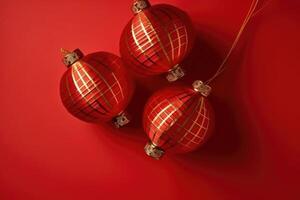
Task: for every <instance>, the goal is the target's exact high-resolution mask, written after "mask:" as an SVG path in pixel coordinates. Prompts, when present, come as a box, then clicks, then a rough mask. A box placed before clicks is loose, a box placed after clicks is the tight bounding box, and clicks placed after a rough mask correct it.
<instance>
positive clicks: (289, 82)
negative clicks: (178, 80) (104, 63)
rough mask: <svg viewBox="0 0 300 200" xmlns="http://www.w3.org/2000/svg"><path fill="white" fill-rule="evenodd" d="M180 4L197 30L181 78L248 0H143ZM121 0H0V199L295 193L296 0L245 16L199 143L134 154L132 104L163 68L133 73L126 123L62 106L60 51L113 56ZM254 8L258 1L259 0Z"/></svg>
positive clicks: (206, 198) (218, 50) (245, 198)
mask: <svg viewBox="0 0 300 200" xmlns="http://www.w3.org/2000/svg"><path fill="white" fill-rule="evenodd" d="M151 2H152V4H157V3H168V4H171V5H174V6H176V7H179V8H180V9H182V10H185V11H186V12H187V13H188V14H189V15H190V16H191V18H192V19H193V22H194V24H195V25H196V28H197V34H198V36H199V39H197V40H196V44H195V49H193V50H192V51H191V55H190V57H189V59H188V60H185V61H184V64H185V66H186V69H187V72H189V73H187V75H186V79H184V80H182V81H183V82H185V83H186V84H191V83H192V80H195V79H203V80H206V79H205V78H207V77H209V75H210V74H211V73H212V72H214V69H215V68H216V66H218V65H219V64H220V62H221V59H222V58H223V55H225V53H226V52H227V50H228V48H229V46H230V45H231V42H232V41H233V39H234V36H235V35H236V33H237V31H238V29H239V26H240V24H241V23H242V21H243V18H244V17H245V15H246V13H247V11H248V9H249V6H250V4H251V1H250V0H164V1H162V0H153V1H151ZM130 4H131V0H122V1H111V0H97V1H94V0H86V1H79V0H78V1H77V0H60V1H55V0H51V1H50V0H43V1H40V0H39V1H38V0H26V1H23V0H22V1H21V0H2V1H1V6H0V30H1V31H0V41H1V48H0V55H1V67H0V69H1V70H0V91H1V93H0V111H1V115H0V199H1V200H54V199H55V200H69V199H71V200H82V199H88V200H99V199H113V200H118V199H130V200H140V199H143V200H153V199H164V200H179V199H180V200H181V199H184V200H185V199H188V200H199V199H201V200H241V199H242V200H254V199H255V200H256V199H257V200H258V199H259V200H261V199H272V200H282V199H285V200H288V199H300V197H299V180H300V170H299V166H300V144H299V141H300V135H299V133H300V127H299V118H300V106H299V102H300V94H299V92H298V91H299V81H298V80H299V74H300V68H299V43H300V38H299V34H300V24H299V23H300V5H299V4H300V2H299V1H298V0H272V1H271V3H270V4H269V5H268V6H267V7H266V8H265V10H264V11H263V12H262V13H260V14H258V15H256V17H254V18H252V19H251V21H250V23H249V26H248V27H247V28H246V30H245V31H246V32H245V34H243V35H242V37H241V40H240V42H239V45H238V46H237V48H236V49H235V51H234V54H233V55H232V56H231V58H230V60H229V63H228V64H227V67H228V68H227V69H226V71H224V74H222V75H221V76H219V77H218V79H216V81H215V82H213V83H212V85H211V86H212V93H211V95H210V97H209V101H210V102H211V104H212V106H213V108H214V110H215V118H216V120H215V121H216V126H215V132H214V134H213V135H212V137H211V138H210V140H208V142H207V143H206V144H205V145H203V146H202V148H200V149H199V150H198V151H196V152H193V153H191V154H185V155H174V156H173V155H172V156H171V155H169V156H165V157H164V158H163V159H161V160H159V161H156V160H153V159H151V158H149V157H148V156H146V155H145V153H144V150H143V148H144V145H145V143H146V142H147V140H148V138H147V136H146V135H145V133H144V131H143V130H142V123H141V119H142V111H143V106H144V103H145V102H146V100H147V99H148V97H149V96H151V94H152V93H153V92H154V91H156V90H158V89H159V88H162V87H163V86H166V85H169V84H168V83H166V80H165V79H164V77H158V76H155V77H153V78H151V79H146V78H144V79H141V80H139V82H138V85H137V88H136V89H137V90H136V92H135V95H134V96H133V99H132V102H131V103H130V105H129V107H128V108H129V111H130V113H131V114H132V115H133V117H135V118H133V120H132V123H131V125H130V126H129V127H124V129H122V130H116V129H115V128H112V127H111V126H109V125H107V124H104V125H101V126H100V125H94V124H88V123H85V122H82V121H80V120H77V119H76V118H74V117H73V116H71V115H70V114H69V113H68V112H66V109H65V108H64V107H63V105H62V103H61V100H60V96H59V81H60V79H61V77H62V74H63V73H64V72H65V71H66V68H65V66H63V65H62V63H61V55H60V53H59V49H60V48H61V47H65V48H68V49H75V48H77V47H80V48H81V50H82V51H83V52H96V51H107V52H112V53H114V54H118V51H119V44H118V41H119V37H120V34H121V32H122V29H123V28H124V26H125V25H126V23H127V22H128V20H129V19H130V17H132V13H131V11H130V9H129V6H130ZM260 5H261V3H260Z"/></svg>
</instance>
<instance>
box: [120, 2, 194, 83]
mask: <svg viewBox="0 0 300 200" xmlns="http://www.w3.org/2000/svg"><path fill="white" fill-rule="evenodd" d="M132 10H133V12H134V13H135V15H134V17H133V18H132V19H131V20H130V21H129V23H128V24H127V26H126V27H125V29H124V30H123V33H122V36H121V39H120V53H121V56H122V58H123V60H124V62H126V64H127V65H128V66H131V67H132V69H133V70H134V71H135V72H136V73H137V74H140V75H143V76H148V75H157V74H162V73H166V72H168V75H167V79H168V80H169V81H175V80H177V79H179V78H181V77H182V76H184V72H183V70H182V69H181V67H180V66H179V65H180V63H181V61H182V60H183V59H184V58H185V57H186V55H187V54H188V53H189V51H190V50H191V48H192V46H193V43H194V38H195V33H194V29H193V26H192V23H191V20H190V18H189V17H188V15H187V14H186V13H185V12H184V11H182V10H180V9H178V8H176V7H174V6H171V5H166V4H158V5H154V6H151V5H150V3H149V2H148V1H147V0H136V1H134V3H133V6H132Z"/></svg>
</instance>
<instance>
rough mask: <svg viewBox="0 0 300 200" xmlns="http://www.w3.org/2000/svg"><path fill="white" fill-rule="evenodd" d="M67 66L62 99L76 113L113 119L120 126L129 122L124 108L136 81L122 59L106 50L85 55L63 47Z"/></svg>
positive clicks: (85, 118)
mask: <svg viewBox="0 0 300 200" xmlns="http://www.w3.org/2000/svg"><path fill="white" fill-rule="evenodd" d="M62 53H63V62H64V64H65V65H66V66H67V67H68V69H67V71H66V72H65V73H64V75H63V77H62V79H61V83H60V95H61V100H62V102H63V104H64V106H65V107H66V109H67V110H68V111H69V112H70V113H71V114H72V115H73V116H75V117H77V118H79V119H81V120H83V121H87V122H95V123H96V122H100V121H109V120H114V124H115V125H116V126H117V127H119V126H123V125H125V124H127V123H128V122H129V120H128V118H127V117H126V116H125V114H124V110H125V108H126V106H127V104H128V103H129V101H130V98H131V96H132V91H133V85H132V82H131V80H130V79H129V78H128V74H127V73H126V72H125V70H124V65H123V63H122V61H121V59H120V58H119V57H118V56H116V55H113V54H111V53H107V52H96V53H91V54H88V55H86V56H84V55H83V54H82V53H81V51H80V50H79V49H76V50H75V51H74V52H69V51H66V50H63V49H62Z"/></svg>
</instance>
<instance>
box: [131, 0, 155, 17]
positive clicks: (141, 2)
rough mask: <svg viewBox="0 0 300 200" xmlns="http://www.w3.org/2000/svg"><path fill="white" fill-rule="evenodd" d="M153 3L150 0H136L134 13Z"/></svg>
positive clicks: (133, 8)
mask: <svg viewBox="0 0 300 200" xmlns="http://www.w3.org/2000/svg"><path fill="white" fill-rule="evenodd" d="M150 6H151V4H150V3H149V1H148V0H134V2H133V4H132V7H131V10H132V12H133V13H134V14H137V13H139V12H141V11H142V10H144V9H146V8H149V7H150Z"/></svg>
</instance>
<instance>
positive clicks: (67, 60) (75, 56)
mask: <svg viewBox="0 0 300 200" xmlns="http://www.w3.org/2000/svg"><path fill="white" fill-rule="evenodd" d="M60 52H61V54H62V56H63V59H62V61H63V63H64V64H65V65H66V66H67V67H69V66H70V65H72V64H73V63H75V62H76V61H78V60H79V59H80V58H82V57H83V53H82V52H81V51H80V49H75V50H74V51H73V52H71V51H68V50H66V49H64V48H61V49H60Z"/></svg>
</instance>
